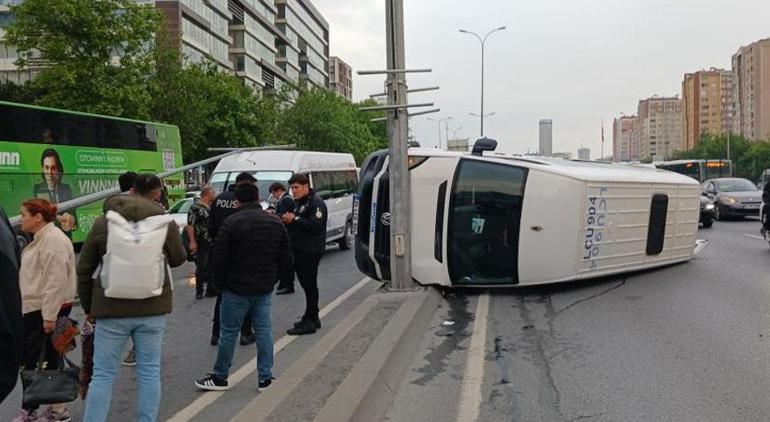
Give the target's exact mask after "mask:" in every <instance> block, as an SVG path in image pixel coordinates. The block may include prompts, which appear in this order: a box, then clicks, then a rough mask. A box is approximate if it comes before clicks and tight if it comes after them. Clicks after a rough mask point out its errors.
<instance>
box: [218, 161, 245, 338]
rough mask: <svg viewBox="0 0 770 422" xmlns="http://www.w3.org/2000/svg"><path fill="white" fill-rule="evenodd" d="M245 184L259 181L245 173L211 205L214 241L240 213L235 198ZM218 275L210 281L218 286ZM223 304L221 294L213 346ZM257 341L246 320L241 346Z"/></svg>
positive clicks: (242, 328)
mask: <svg viewBox="0 0 770 422" xmlns="http://www.w3.org/2000/svg"><path fill="white" fill-rule="evenodd" d="M243 183H251V184H256V183H257V179H255V178H254V176H252V175H251V173H247V172H243V173H240V174H239V175H238V176H236V177H235V183H234V184H232V185H230V186H229V187H228V189H227V192H222V193H220V194H219V195H217V197H216V198H215V199H214V202H213V203H212V204H211V214H210V215H209V237H210V238H211V240H212V241H214V240H215V239H216V238H217V233H218V232H219V228H220V227H221V226H222V223H223V222H224V221H225V219H226V218H227V217H229V216H231V215H233V214H234V213H235V212H236V211H238V200H237V199H236V198H235V188H236V187H238V186H239V185H241V184H243ZM216 276H217V275H216V274H213V273H209V277H208V281H209V283H211V284H216V282H215V281H214V279H215V278H216ZM221 304H222V296H221V294H217V303H216V304H215V305H214V325H213V326H212V327H211V345H212V346H216V345H217V344H218V343H219V308H220V305H221ZM255 341H257V339H256V337H255V336H254V329H253V324H252V321H251V320H250V319H249V318H244V320H243V325H242V326H241V345H242V346H246V345H248V344H252V343H254V342H255Z"/></svg>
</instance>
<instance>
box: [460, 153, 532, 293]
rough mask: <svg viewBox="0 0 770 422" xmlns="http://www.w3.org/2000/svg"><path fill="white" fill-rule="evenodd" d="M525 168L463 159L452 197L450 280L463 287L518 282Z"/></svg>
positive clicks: (525, 177)
mask: <svg viewBox="0 0 770 422" xmlns="http://www.w3.org/2000/svg"><path fill="white" fill-rule="evenodd" d="M526 179H527V169H524V168H519V167H513V166H509V165H504V164H495V163H486V162H481V161H475V160H467V159H466V160H462V161H460V164H459V165H458V169H457V175H456V177H455V181H454V186H453V187H452V193H451V196H450V199H449V203H450V205H449V207H450V208H449V229H448V236H447V242H448V244H447V256H448V266H449V276H450V278H451V279H452V282H453V283H459V284H517V283H518V280H519V275H518V256H519V227H520V224H521V211H522V203H523V199H524V186H525V184H526Z"/></svg>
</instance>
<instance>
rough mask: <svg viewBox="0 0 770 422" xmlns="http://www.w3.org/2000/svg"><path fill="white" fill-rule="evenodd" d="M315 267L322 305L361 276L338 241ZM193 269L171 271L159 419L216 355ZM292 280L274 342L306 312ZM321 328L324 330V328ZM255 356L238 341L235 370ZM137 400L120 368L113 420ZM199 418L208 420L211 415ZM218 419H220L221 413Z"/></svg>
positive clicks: (234, 404)
mask: <svg viewBox="0 0 770 422" xmlns="http://www.w3.org/2000/svg"><path fill="white" fill-rule="evenodd" d="M319 270H320V271H319V286H320V305H321V307H322V308H323V307H324V306H325V305H327V304H329V303H330V302H332V301H333V300H334V299H335V298H337V297H338V296H339V295H340V294H342V293H343V292H345V291H346V290H347V289H349V288H350V287H351V286H353V285H355V284H356V283H358V282H359V281H360V280H361V279H362V278H363V277H364V276H363V275H362V274H361V273H359V272H358V270H357V269H356V266H355V264H354V262H353V253H352V251H347V252H345V251H340V250H338V249H337V247H336V246H335V247H330V248H329V250H328V252H327V254H326V255H325V256H324V258H323V260H322V261H321V266H320V269H319ZM193 274H194V265H192V264H185V265H184V266H182V267H180V268H177V269H175V270H174V279H175V290H174V311H173V313H172V314H171V315H170V317H169V320H168V324H167V327H166V335H165V338H164V346H163V358H162V383H163V384H162V386H163V390H162V403H161V411H160V420H166V419H168V418H169V417H171V416H173V415H174V414H176V413H177V412H178V411H179V410H181V409H183V408H185V407H187V406H188V405H190V403H192V402H193V401H194V400H195V399H197V398H199V397H200V396H201V393H200V392H199V391H197V389H196V388H195V387H194V385H193V381H194V380H195V379H196V378H200V377H201V376H203V375H205V374H206V373H209V372H211V370H212V367H213V365H214V360H215V358H216V347H212V346H211V345H210V344H209V339H210V336H211V319H212V316H213V308H214V301H215V299H213V298H209V299H203V300H195V297H194V296H195V289H194V286H193V285H191V284H190V277H191V276H192V275H193ZM295 284H296V289H297V293H295V294H293V295H285V296H274V300H273V336H274V340H275V341H277V340H278V339H279V338H281V337H283V336H285V335H286V329H287V328H290V327H291V326H292V324H293V323H294V322H295V321H296V320H297V319H298V318H299V317H300V316H301V315H302V313H303V312H304V309H305V308H304V307H305V296H304V294H303V293H302V289H301V288H300V286H299V283H295ZM372 284H373V286H367V287H368V289H361V292H360V294H362V295H365V294H366V293H367V291H368V292H369V293H371V289H373V288H376V286H374V283H372ZM365 290H366V291H365ZM353 299H356V297H354V298H353ZM341 308H344V307H341ZM74 317H75V318H77V319H80V318H82V310H81V309H79V308H78V309H77V312H76V313H75V314H74ZM332 317H334V315H332ZM325 328H327V329H328V327H325ZM322 334H323V330H322V331H321V332H319V334H318V335H315V336H308V338H307V339H302V340H301V341H298V342H295V343H299V344H302V342H303V341H306V342H310V341H313V340H314V339H317V338H318V337H320V335H322ZM287 354H288V355H289V356H286V357H284V356H283V355H279V356H278V357H276V371H277V372H279V371H280V370H281V369H282V368H283V367H285V366H287V365H288V364H289V363H290V360H291V359H295V358H296V356H291V353H287ZM255 355H256V350H255V347H254V345H251V346H237V349H236V355H235V361H234V363H233V372H235V371H236V370H237V369H238V368H240V367H241V366H243V365H244V364H246V363H247V362H248V361H249V360H251V359H254V357H255ZM72 356H73V357H74V358H75V359H74V360H75V361H76V362H79V360H80V355H79V350H76V351H75V352H73V353H72ZM256 382H257V381H256V375H253V374H252V375H250V376H249V377H247V378H246V379H245V380H244V382H243V384H248V386H245V387H243V388H239V389H237V391H230V392H228V395H227V396H224V397H223V400H219V401H218V402H217V403H214V405H213V406H212V407H220V408H221V407H224V408H229V410H231V411H232V410H233V409H239V408H240V407H242V406H244V405H245V404H246V403H248V401H249V400H251V399H252V398H253V397H254V395H255V394H256ZM251 387H253V388H251ZM20 390H21V388H20V385H17V386H16V390H15V391H14V392H13V393H12V394H11V395H10V396H9V397H8V398H7V399H6V400H5V401H4V402H3V403H2V404H0V421H10V420H11V419H12V418H13V417H14V416H15V415H16V413H17V412H18V410H19V406H20V404H21V391H20ZM234 390H236V389H234ZM136 401H137V386H136V377H135V375H134V370H133V368H127V367H123V368H121V370H120V371H119V373H118V377H117V379H116V382H115V386H114V391H113V401H112V407H111V412H110V418H109V420H110V421H111V422H112V421H116V422H117V421H133V420H136ZM239 406H240V407H239ZM69 408H70V410H71V413H72V416H73V420H80V419H81V416H82V408H83V405H82V402H80V401H76V402H74V403H72V404H71V405H70V406H69ZM217 413H219V414H226V413H229V412H224V411H219V412H217ZM201 419H202V420H207V419H208V420H210V417H204V418H201ZM219 420H224V418H222V419H219Z"/></svg>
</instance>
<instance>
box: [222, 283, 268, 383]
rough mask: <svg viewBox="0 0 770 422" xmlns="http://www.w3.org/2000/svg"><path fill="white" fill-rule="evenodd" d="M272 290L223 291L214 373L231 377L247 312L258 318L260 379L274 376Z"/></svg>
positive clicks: (256, 327) (256, 334) (258, 370)
mask: <svg viewBox="0 0 770 422" xmlns="http://www.w3.org/2000/svg"><path fill="white" fill-rule="evenodd" d="M272 298H273V294H272V292H270V293H264V294H261V295H256V296H239V295H237V294H235V293H233V292H230V291H228V290H225V291H223V292H222V305H221V310H220V333H219V350H218V351H217V361H216V363H215V364H214V375H216V376H218V377H222V378H227V376H228V375H229V374H230V367H231V366H232V365H233V355H234V354H235V340H236V339H237V338H238V333H240V331H241V324H242V323H243V319H244V318H245V317H246V315H249V316H250V317H251V320H252V321H253V322H254V335H255V336H256V338H257V343H256V344H257V372H258V373H259V379H260V380H267V379H270V378H271V377H272V376H273V373H272V369H273V331H272V330H273V324H272V321H271V315H270V306H271V301H272Z"/></svg>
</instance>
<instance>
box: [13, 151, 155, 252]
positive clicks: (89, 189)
mask: <svg viewBox="0 0 770 422" xmlns="http://www.w3.org/2000/svg"><path fill="white" fill-rule="evenodd" d="M163 169H164V163H163V157H161V156H160V154H158V153H157V152H149V151H147V152H145V151H120V150H104V149H95V148H83V147H74V146H56V147H53V146H51V145H50V144H25V143H10V142H0V206H2V208H4V209H5V210H6V212H7V213H8V214H9V215H11V216H13V215H15V214H17V213H18V210H19V207H20V206H21V203H22V202H23V201H25V200H27V199H30V198H42V199H46V200H48V201H50V202H52V203H54V204H60V203H63V202H66V201H69V200H72V199H75V198H78V197H81V196H84V195H89V194H93V193H98V192H102V191H104V190H107V189H111V188H115V187H117V186H118V182H117V180H118V176H119V175H120V174H122V173H124V172H126V171H129V170H131V171H137V172H152V173H160V172H162V171H163ZM101 214H102V201H99V202H97V203H93V204H88V205H85V206H82V207H79V208H78V209H77V210H76V211H70V212H66V213H63V214H62V215H61V216H60V217H59V219H58V223H57V224H58V225H59V226H60V227H61V228H62V230H64V231H65V232H66V233H67V234H68V235H70V236H71V237H72V239H73V241H75V242H80V241H83V240H84V239H85V237H86V235H87V234H88V232H89V231H90V229H91V227H92V225H93V222H94V220H95V219H96V217H98V216H99V215H101Z"/></svg>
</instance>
